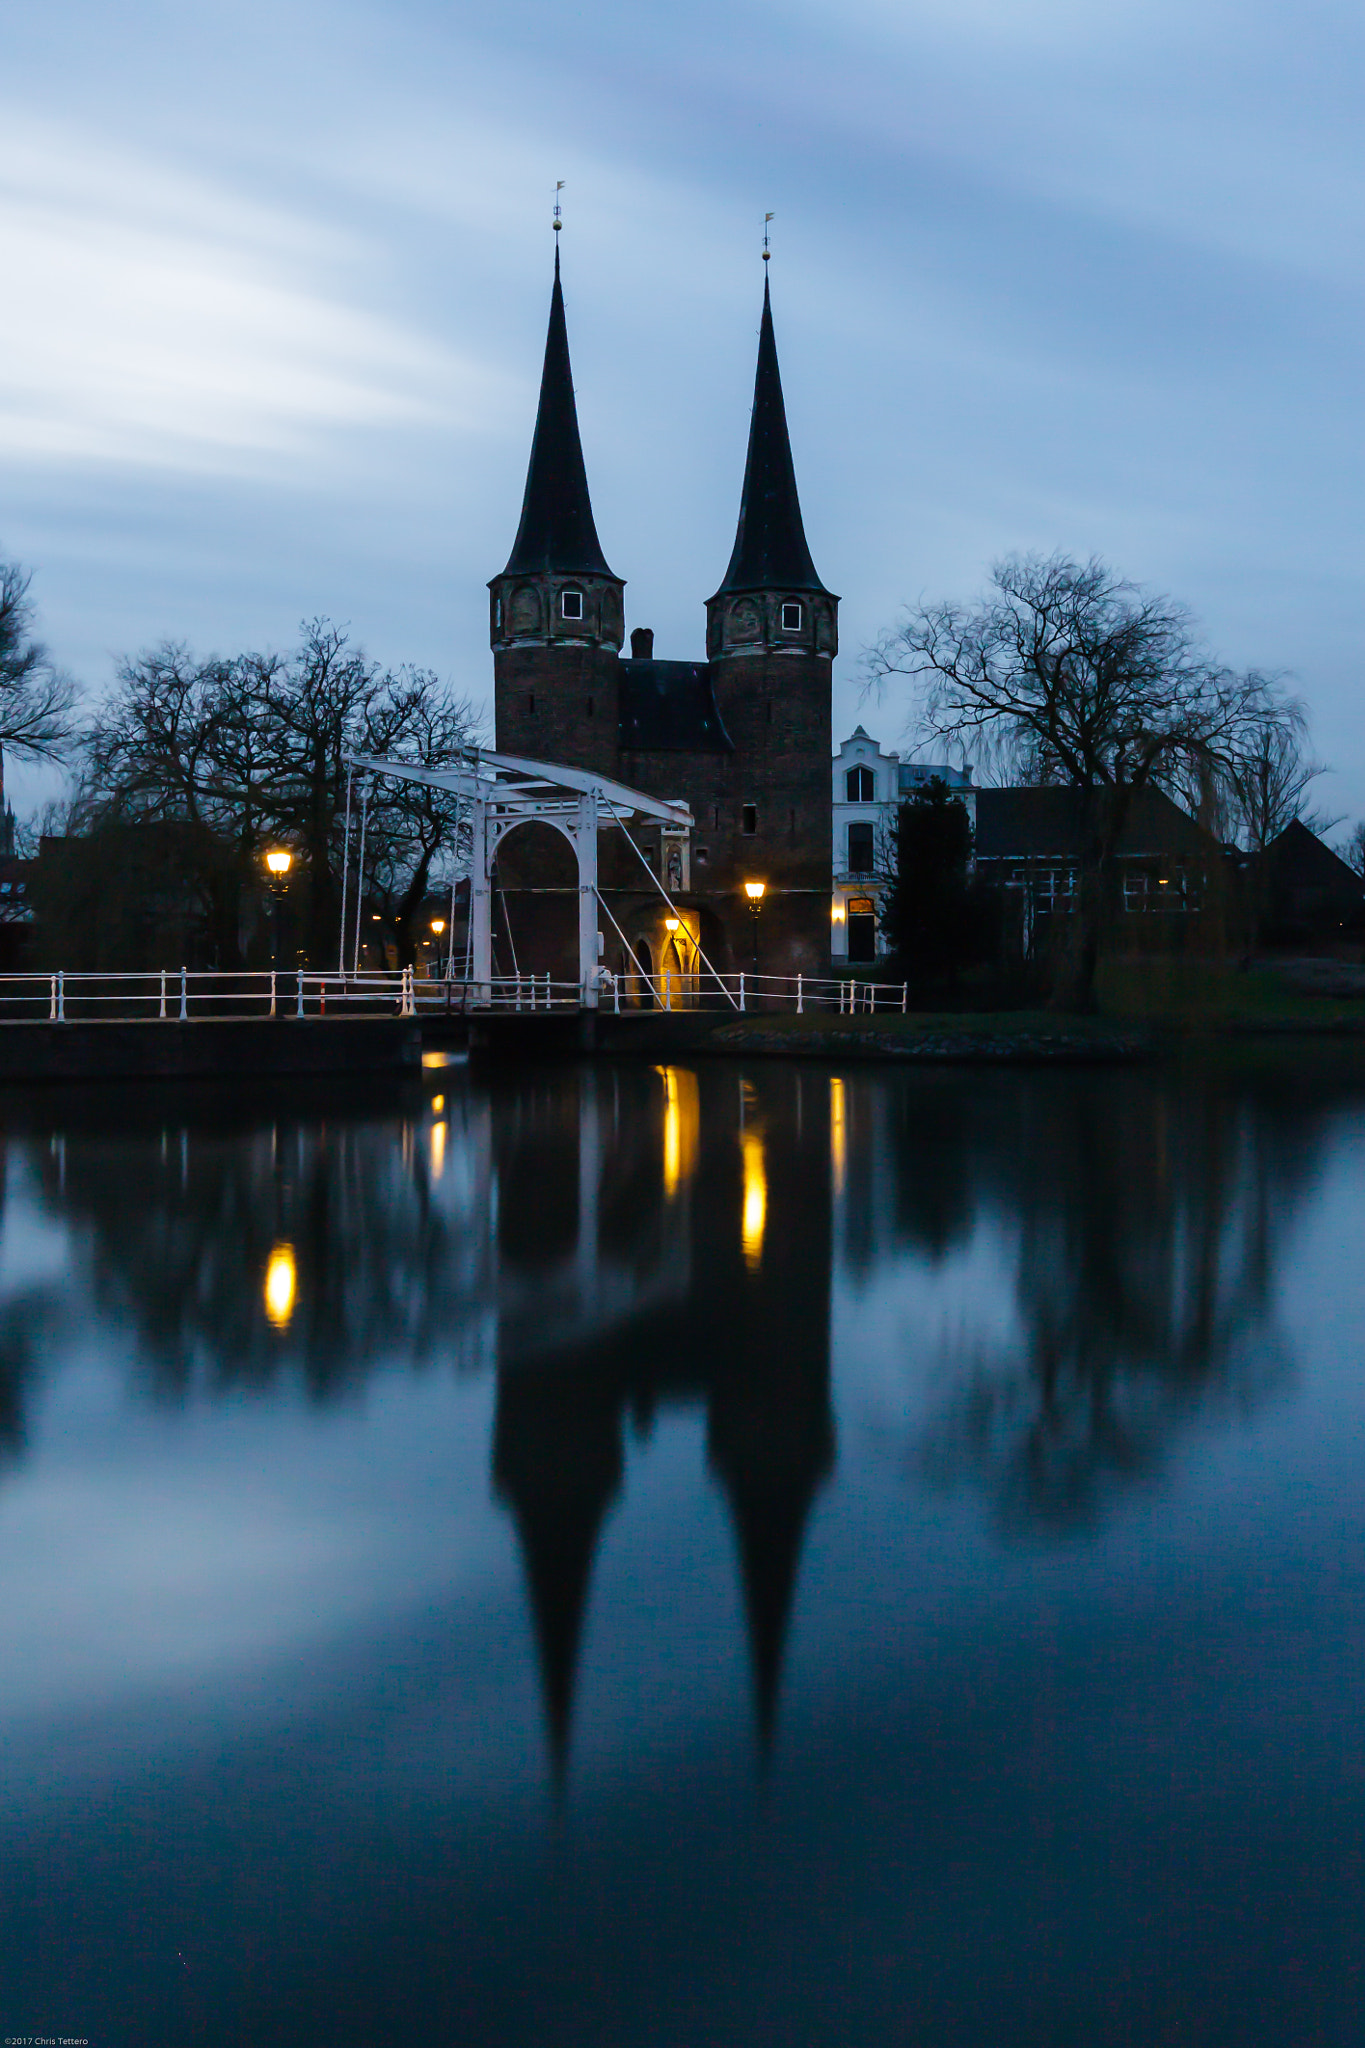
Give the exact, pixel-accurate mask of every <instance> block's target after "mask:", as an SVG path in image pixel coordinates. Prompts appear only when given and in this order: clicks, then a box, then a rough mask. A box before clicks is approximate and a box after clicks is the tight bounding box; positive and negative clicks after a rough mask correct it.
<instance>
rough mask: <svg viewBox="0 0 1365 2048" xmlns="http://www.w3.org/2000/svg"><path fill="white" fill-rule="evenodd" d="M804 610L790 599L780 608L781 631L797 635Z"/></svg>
mask: <svg viewBox="0 0 1365 2048" xmlns="http://www.w3.org/2000/svg"><path fill="white" fill-rule="evenodd" d="M804 612H805V608H804V606H802V605H799V604H796V603H794V602H792V601H791V600H790V599H789V600H788V601H787V602H786V603H785V604H784V605H783V607H782V631H783V632H784V633H799V632H800V631H801V626H802V623H803V619H804Z"/></svg>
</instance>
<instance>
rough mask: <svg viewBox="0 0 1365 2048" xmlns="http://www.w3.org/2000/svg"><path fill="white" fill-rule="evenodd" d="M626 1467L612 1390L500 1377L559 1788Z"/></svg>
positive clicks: (496, 1463)
mask: <svg viewBox="0 0 1365 2048" xmlns="http://www.w3.org/2000/svg"><path fill="white" fill-rule="evenodd" d="M621 1465H622V1452H621V1418H620V1411H619V1408H618V1406H617V1403H616V1401H615V1398H614V1396H613V1395H612V1394H611V1393H610V1392H609V1391H603V1390H602V1389H595V1388H592V1387H588V1388H577V1387H574V1386H571V1385H565V1384H563V1383H561V1382H560V1381H559V1380H558V1379H556V1378H555V1376H554V1375H553V1374H543V1373H536V1372H532V1371H527V1372H521V1373H514V1374H499V1378H498V1404H497V1413H496V1417H495V1421H494V1427H493V1480H494V1485H495V1488H496V1490H497V1493H498V1495H499V1497H500V1498H501V1499H502V1500H504V1501H506V1503H507V1504H508V1506H509V1507H510V1508H511V1510H512V1512H513V1515H514V1517H515V1519H516V1524H517V1531H518V1534H519V1535H520V1537H521V1547H522V1556H523V1558H524V1560H525V1564H526V1579H527V1588H528V1591H529V1594H530V1603H531V1619H532V1625H533V1627H534V1630H535V1637H536V1650H537V1653H538V1656H539V1660H540V1684H541V1694H542V1698H543V1700H544V1705H545V1723H546V1732H547V1734H548V1736H549V1744H550V1768H551V1772H552V1774H553V1777H554V1781H555V1784H556V1785H557V1786H562V1785H563V1782H564V1774H565V1771H566V1769H567V1766H568V1758H569V1735H570V1730H571V1726H572V1721H573V1692H574V1679H575V1677H576V1675H577V1669H578V1645H579V1639H580V1637H581V1635H582V1633H583V1617H584V1614H585V1612H586V1610H587V1602H588V1587H589V1584H590V1582H591V1579H592V1565H593V1556H594V1554H595V1552H596V1549H597V1539H598V1536H599V1534H600V1532H601V1527H602V1522H603V1518H604V1517H605V1515H606V1512H607V1509H608V1508H609V1506H610V1505H611V1503H612V1501H613V1500H614V1499H615V1497H616V1493H617V1491H618V1489H619V1487H620V1484H621Z"/></svg>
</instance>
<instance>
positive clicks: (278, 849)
mask: <svg viewBox="0 0 1365 2048" xmlns="http://www.w3.org/2000/svg"><path fill="white" fill-rule="evenodd" d="M293 859H294V856H293V854H292V853H290V852H288V850H287V849H286V848H285V847H283V846H272V847H271V849H270V851H269V853H267V855H266V857H265V864H266V866H267V867H268V868H269V870H270V872H271V874H272V875H287V874H288V873H289V869H290V866H291V864H292V862H293Z"/></svg>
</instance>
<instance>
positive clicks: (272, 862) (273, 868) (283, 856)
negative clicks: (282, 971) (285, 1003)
mask: <svg viewBox="0 0 1365 2048" xmlns="http://www.w3.org/2000/svg"><path fill="white" fill-rule="evenodd" d="M293 861H294V856H293V854H292V853H291V852H290V851H289V848H288V847H287V846H269V847H267V848H266V855H265V865H266V872H267V873H268V874H269V876H270V970H271V973H272V974H273V973H274V971H275V968H276V967H277V966H278V964H279V958H278V956H279V950H280V898H281V896H282V895H283V894H284V880H285V876H286V875H287V874H288V873H289V870H290V868H291V867H292V865H293ZM271 1001H272V1003H273V1001H274V998H273V997H272V998H271Z"/></svg>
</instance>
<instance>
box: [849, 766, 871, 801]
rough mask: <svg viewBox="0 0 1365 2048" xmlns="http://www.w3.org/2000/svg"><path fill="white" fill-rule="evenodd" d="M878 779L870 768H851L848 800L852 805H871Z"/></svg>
mask: <svg viewBox="0 0 1365 2048" xmlns="http://www.w3.org/2000/svg"><path fill="white" fill-rule="evenodd" d="M876 786H877V784H876V779H875V777H874V776H873V773H872V770H871V769H870V768H850V769H849V771H848V778H847V788H848V800H849V802H850V803H851V804H870V803H871V801H872V796H873V791H874V790H875V789H876Z"/></svg>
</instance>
